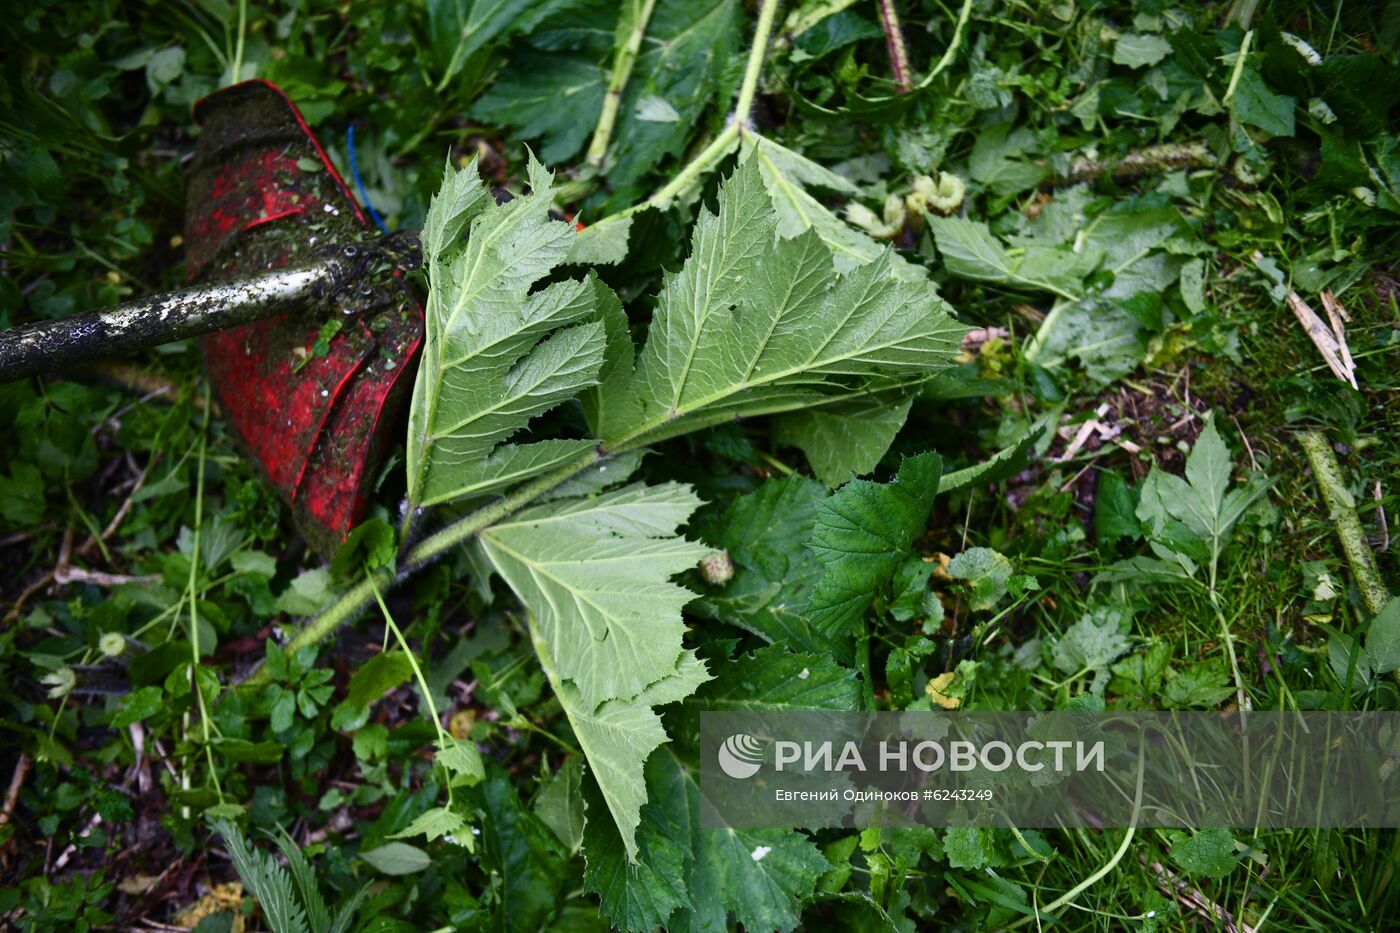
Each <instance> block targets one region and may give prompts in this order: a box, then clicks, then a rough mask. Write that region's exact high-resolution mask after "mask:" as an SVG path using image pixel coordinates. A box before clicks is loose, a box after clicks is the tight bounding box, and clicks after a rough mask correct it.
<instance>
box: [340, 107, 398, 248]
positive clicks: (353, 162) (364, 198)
mask: <svg viewBox="0 0 1400 933" xmlns="http://www.w3.org/2000/svg"><path fill="white" fill-rule="evenodd" d="M345 137H346V141H347V145H346V148H348V149H349V150H350V174H351V175H353V176H354V177H355V187H356V188H358V189H360V201H361V202H363V203H364V205H365V210H367V211H369V216H370V217H373V218H374V222H375V223H376V224H378V225H379V229H380V230H383V231H384V232H385V233H388V232H389V227H388V225H387V224H385V223H384V218H383V217H380V216H379V211H377V210H375V209H374V205H373V204H371V203H369V192H367V191H365V182H364V179H362V178H361V177H360V160H359V159H357V158H355V124H354V122H353V121H352V122H351V123H350V127H349V129H347V130H346V131H345Z"/></svg>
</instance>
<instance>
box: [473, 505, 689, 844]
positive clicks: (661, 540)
mask: <svg viewBox="0 0 1400 933" xmlns="http://www.w3.org/2000/svg"><path fill="white" fill-rule="evenodd" d="M697 505H699V499H697V498H696V497H695V495H694V493H692V492H691V491H690V490H689V489H688V488H687V487H685V486H681V485H679V484H676V483H666V484H663V485H660V486H653V487H648V486H643V485H640V484H637V485H632V486H628V487H625V488H623V489H619V490H614V491H612V492H608V493H604V494H602V495H599V496H596V497H593V498H588V499H564V500H554V501H550V502H546V503H543V504H541V505H538V506H535V507H533V508H529V509H525V510H523V511H521V512H519V513H517V514H516V515H515V516H514V517H512V518H511V519H509V520H508V521H505V522H502V523H501V524H498V525H495V526H493V527H491V528H488V529H486V530H485V531H483V532H482V533H481V536H480V544H481V549H482V551H483V553H484V554H485V556H486V558H487V560H489V561H490V563H491V565H492V566H493V567H494V568H495V570H496V571H497V572H498V573H499V574H500V575H501V576H502V577H503V578H504V579H505V581H506V582H507V583H508V584H509V585H510V587H511V589H512V590H514V591H515V594H516V595H517V596H519V597H520V599H521V601H522V602H524V604H525V606H526V607H527V609H528V610H529V611H530V613H531V617H530V631H531V636H532V638H533V640H534V645H535V650H536V652H537V653H538V654H539V657H540V661H541V663H542V665H543V667H544V669H545V673H546V675H547V676H548V677H549V681H550V684H551V686H552V687H553V688H554V692H555V695H556V696H557V697H558V698H559V702H560V704H561V705H562V706H563V707H564V711H565V713H566V714H567V715H568V717H569V721H570V723H571V724H572V725H573V729H574V734H575V735H576V736H577V737H578V741H579V745H580V747H581V748H582V749H583V752H584V755H585V757H586V758H587V759H588V764H589V767H590V769H591V771H592V774H593V778H594V780H595V781H597V783H598V787H599V788H600V790H601V791H602V794H603V797H604V799H605V800H606V802H607V806H608V809H609V810H610V811H611V813H612V816H613V819H614V821H615V822H616V824H617V827H618V830H619V831H620V832H621V834H622V837H623V839H624V840H626V847H627V850H628V854H629V856H635V853H636V849H635V844H634V843H633V841H632V837H633V832H634V830H635V829H636V826H637V821H638V811H639V809H640V807H641V805H642V803H643V802H644V801H645V799H646V791H645V788H644V787H643V785H642V778H641V772H642V764H643V762H645V761H646V759H647V756H648V755H649V754H651V752H652V750H653V749H655V748H656V747H657V746H658V745H660V744H661V743H663V742H665V741H666V733H665V731H664V730H663V729H662V728H661V720H660V719H659V718H658V717H657V715H656V714H655V713H654V712H653V711H652V709H651V708H652V707H653V706H658V705H662V704H665V703H673V702H676V701H677V700H680V699H682V698H683V697H685V696H688V695H689V694H690V693H692V692H693V691H694V690H695V688H696V687H697V686H699V685H700V684H701V683H703V682H704V681H705V680H707V679H708V675H707V674H706V673H705V668H704V665H703V664H701V663H700V662H699V661H698V660H697V659H696V658H695V655H694V653H693V652H691V651H688V650H685V649H684V648H683V647H682V645H681V639H682V636H683V635H684V631H685V627H684V624H683V623H682V621H681V614H680V610H681V607H682V606H683V605H685V603H686V602H687V601H688V600H690V599H691V597H692V594H691V593H690V592H689V591H688V590H685V589H682V588H681V587H679V586H677V585H675V584H674V583H671V582H669V578H670V577H671V576H672V575H674V574H676V573H678V572H679V571H681V570H684V569H686V568H689V567H693V566H695V564H696V563H697V562H698V561H699V560H700V558H701V557H703V556H704V555H705V554H706V553H708V549H707V548H705V547H704V546H702V545H699V544H694V543H692V542H689V541H686V540H685V539H684V538H681V537H678V536H677V535H676V533H675V532H676V528H677V527H678V526H680V525H681V523H683V522H684V521H685V520H686V519H687V518H689V517H690V513H691V512H692V511H694V509H695V507H696V506H697Z"/></svg>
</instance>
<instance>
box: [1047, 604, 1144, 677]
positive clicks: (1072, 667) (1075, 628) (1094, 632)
mask: <svg viewBox="0 0 1400 933" xmlns="http://www.w3.org/2000/svg"><path fill="white" fill-rule="evenodd" d="M1121 619H1122V612H1121V611H1119V610H1117V609H1109V608H1104V607H1100V608H1097V609H1094V610H1092V611H1090V612H1086V613H1085V614H1084V615H1082V616H1080V618H1079V621H1078V622H1076V623H1074V624H1073V625H1071V626H1070V627H1069V628H1068V629H1067V630H1066V631H1065V633H1064V634H1063V635H1061V636H1060V637H1059V638H1057V639H1056V640H1055V644H1054V646H1053V648H1052V649H1051V655H1050V657H1051V663H1053V664H1054V665H1055V669H1056V670H1057V671H1059V672H1060V673H1062V674H1071V675H1073V674H1081V673H1084V672H1088V671H1092V672H1094V674H1095V677H1094V685H1093V692H1094V693H1102V692H1103V688H1104V687H1105V686H1106V685H1107V684H1108V667H1109V665H1110V664H1112V663H1113V662H1114V661H1116V660H1118V658H1120V657H1122V656H1123V654H1124V653H1126V652H1127V650H1128V648H1129V645H1130V643H1129V641H1128V637H1127V636H1126V635H1123V634H1122V633H1120V632H1119V631H1118V627H1119V624H1120V621H1121Z"/></svg>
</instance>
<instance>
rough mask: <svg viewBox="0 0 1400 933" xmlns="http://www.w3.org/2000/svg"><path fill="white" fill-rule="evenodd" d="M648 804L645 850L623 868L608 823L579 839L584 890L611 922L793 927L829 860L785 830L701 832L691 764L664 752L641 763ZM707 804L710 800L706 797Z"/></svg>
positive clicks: (640, 838)
mask: <svg viewBox="0 0 1400 933" xmlns="http://www.w3.org/2000/svg"><path fill="white" fill-rule="evenodd" d="M646 783H647V788H648V789H649V791H650V802H649V803H647V805H646V806H645V807H644V808H643V814H642V816H643V819H642V825H641V828H640V830H639V831H638V833H637V842H638V845H639V847H640V850H641V852H642V857H641V859H640V861H639V864H638V865H637V866H630V865H628V864H627V862H626V860H625V859H624V857H623V851H622V848H621V846H620V845H619V844H618V841H617V839H616V837H615V836H613V835H611V833H610V829H611V828H610V827H608V826H606V825H603V826H602V827H599V828H597V829H596V831H595V821H594V820H592V819H590V820H589V821H588V825H587V828H586V830H585V836H584V854H585V855H586V856H587V867H586V869H585V872H584V888H585V890H588V891H593V892H596V893H597V894H598V895H599V897H600V900H601V903H602V909H603V913H604V915H605V916H607V917H608V919H610V920H611V921H612V922H613V923H614V924H615V925H616V926H618V927H620V928H621V929H624V930H631V931H641V930H649V929H653V928H655V927H658V926H661V927H665V928H667V929H672V930H684V929H689V930H723V929H727V928H728V927H729V917H730V916H731V915H732V916H733V917H734V918H735V919H736V920H737V921H738V923H739V926H740V927H741V928H742V929H746V930H781V931H787V930H791V929H793V928H794V927H795V926H797V921H798V909H797V907H798V901H799V899H800V898H801V897H803V896H805V895H806V894H809V893H810V892H811V891H812V890H813V888H814V887H815V886H816V882H817V879H818V878H819V877H820V876H821V875H822V873H823V872H825V871H827V870H828V869H829V868H830V867H831V865H830V863H828V862H827V860H826V859H825V858H823V857H822V855H821V852H820V851H819V850H818V849H817V846H816V845H815V844H814V843H813V842H812V841H811V840H810V839H808V838H807V837H806V836H805V835H804V834H802V833H800V832H797V831H795V830H788V829H704V828H702V827H701V826H700V808H701V806H703V805H705V804H703V803H702V801H701V797H700V787H699V784H698V783H697V781H696V771H695V768H694V767H693V766H692V765H690V764H689V763H687V762H684V761H682V760H681V759H680V758H678V757H677V756H676V755H674V754H672V753H671V752H670V751H669V750H666V751H663V752H660V753H658V754H657V755H654V756H653V757H652V759H651V760H650V761H648V762H647V766H646ZM710 806H713V804H710Z"/></svg>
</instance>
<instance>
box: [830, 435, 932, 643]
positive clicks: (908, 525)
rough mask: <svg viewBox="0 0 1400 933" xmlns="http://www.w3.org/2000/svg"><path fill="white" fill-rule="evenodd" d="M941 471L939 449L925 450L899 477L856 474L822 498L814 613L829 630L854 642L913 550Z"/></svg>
mask: <svg viewBox="0 0 1400 933" xmlns="http://www.w3.org/2000/svg"><path fill="white" fill-rule="evenodd" d="M941 472H942V461H941V460H940V459H939V457H938V455H937V454H935V453H924V454H919V455H918V456H916V457H909V458H907V459H905V460H904V462H903V463H901V464H900V467H899V475H898V476H897V477H896V478H895V481H894V482H893V483H889V484H887V485H882V484H880V483H872V482H870V481H868V480H853V481H852V482H850V483H847V484H846V485H845V486H843V487H842V488H841V489H840V490H838V491H837V492H836V494H835V495H833V496H832V497H831V498H830V499H827V500H826V501H825V502H823V503H822V507H821V510H820V512H819V513H818V515H817V523H816V528H815V530H814V531H813V534H812V541H811V545H810V546H811V548H812V550H813V551H814V552H815V553H816V555H817V559H818V560H819V561H821V563H822V565H823V566H824V567H825V568H826V572H825V574H824V575H823V576H822V579H821V582H820V583H819V584H818V585H817V589H816V592H814V593H813V594H812V601H811V604H810V605H809V606H808V610H807V614H808V617H809V618H810V619H811V622H812V625H813V626H814V627H816V628H817V629H819V630H820V631H822V632H823V633H825V634H826V635H827V637H829V638H831V639H833V640H836V641H837V642H838V643H842V644H847V645H849V643H850V638H851V635H852V632H853V630H854V627H855V625H856V623H857V622H859V621H860V618H861V615H862V613H864V612H865V609H866V607H868V606H869V605H870V602H871V600H873V599H874V598H875V595H876V594H877V593H878V592H879V591H880V589H881V588H882V587H884V586H885V585H886V584H887V583H888V582H889V580H890V578H891V577H892V576H893V575H894V572H895V569H896V568H897V567H898V566H899V564H900V563H902V562H903V561H904V560H906V559H908V558H909V557H911V556H912V555H913V543H914V540H915V538H917V537H918V536H919V535H920V534H921V533H922V532H923V530H924V524H925V523H926V522H927V521H928V516H929V512H930V510H931V509H932V508H933V499H934V496H936V495H937V494H938V480H939V475H940V473H941Z"/></svg>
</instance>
